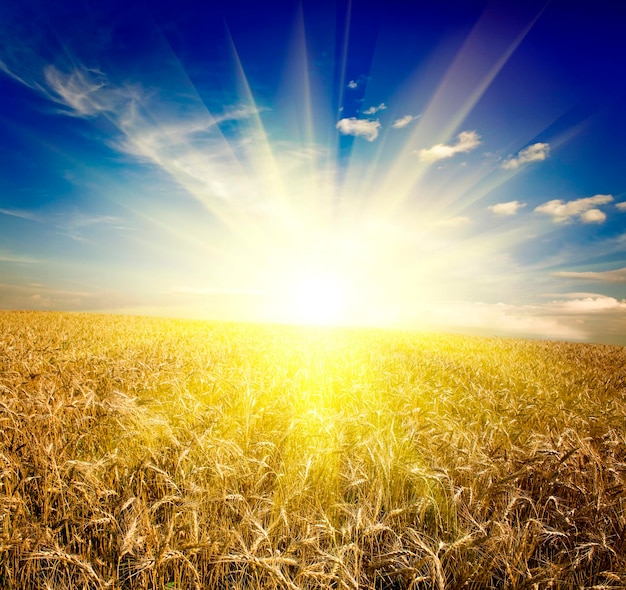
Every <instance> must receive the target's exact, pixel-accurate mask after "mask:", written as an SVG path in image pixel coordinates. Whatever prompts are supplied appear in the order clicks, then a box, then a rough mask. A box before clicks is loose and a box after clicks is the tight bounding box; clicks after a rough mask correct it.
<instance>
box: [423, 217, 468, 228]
mask: <svg viewBox="0 0 626 590" xmlns="http://www.w3.org/2000/svg"><path fill="white" fill-rule="evenodd" d="M470 221H471V220H470V218H469V217H465V216H463V215H458V216H457V217H450V218H449V219H442V220H441V221H435V222H434V223H433V224H432V227H439V228H455V227H462V226H464V225H467V224H468V223H469V222H470Z"/></svg>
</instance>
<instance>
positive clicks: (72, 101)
mask: <svg viewBox="0 0 626 590" xmlns="http://www.w3.org/2000/svg"><path fill="white" fill-rule="evenodd" d="M44 77H45V80H46V83H47V85H48V87H49V89H50V90H51V91H52V94H51V96H50V97H49V98H51V99H52V100H54V101H55V102H57V103H59V104H61V105H63V106H65V107H67V109H68V110H67V111H66V112H65V114H67V115H71V116H75V117H83V118H87V117H94V116H96V115H98V114H100V113H102V112H106V111H110V110H112V109H113V108H114V106H115V104H114V103H115V102H117V100H118V98H119V97H118V96H116V95H117V94H119V93H118V92H117V91H116V90H114V89H111V88H110V87H107V82H106V78H105V77H104V75H103V74H102V73H101V72H99V71H97V70H90V69H86V68H75V69H73V70H72V71H69V72H62V71H61V70H59V69H57V68H56V67H55V66H48V67H47V68H45V70H44Z"/></svg>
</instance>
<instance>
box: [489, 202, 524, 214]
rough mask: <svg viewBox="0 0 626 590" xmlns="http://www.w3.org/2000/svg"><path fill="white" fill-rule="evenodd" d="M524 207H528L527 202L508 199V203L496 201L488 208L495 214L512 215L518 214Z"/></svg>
mask: <svg viewBox="0 0 626 590" xmlns="http://www.w3.org/2000/svg"><path fill="white" fill-rule="evenodd" d="M522 207H526V203H521V202H520V201H508V202H506V203H496V204H495V205H490V206H489V207H487V209H489V210H490V211H491V212H492V213H493V214H494V215H498V216H500V217H509V216H511V215H516V214H517V212H518V211H519V210H520V209H521V208H522Z"/></svg>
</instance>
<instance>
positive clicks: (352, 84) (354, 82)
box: [348, 80, 359, 90]
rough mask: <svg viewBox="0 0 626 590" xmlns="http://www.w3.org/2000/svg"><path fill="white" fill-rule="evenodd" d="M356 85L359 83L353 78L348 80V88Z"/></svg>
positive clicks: (353, 87)
mask: <svg viewBox="0 0 626 590" xmlns="http://www.w3.org/2000/svg"><path fill="white" fill-rule="evenodd" d="M358 85H359V83H358V82H356V81H354V80H350V82H348V88H351V89H352V90H354V89H355V88H356V87H357V86H358Z"/></svg>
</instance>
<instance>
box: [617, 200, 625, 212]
mask: <svg viewBox="0 0 626 590" xmlns="http://www.w3.org/2000/svg"><path fill="white" fill-rule="evenodd" d="M615 206H616V207H617V208H618V209H619V210H620V211H626V201H622V202H621V203H615Z"/></svg>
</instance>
